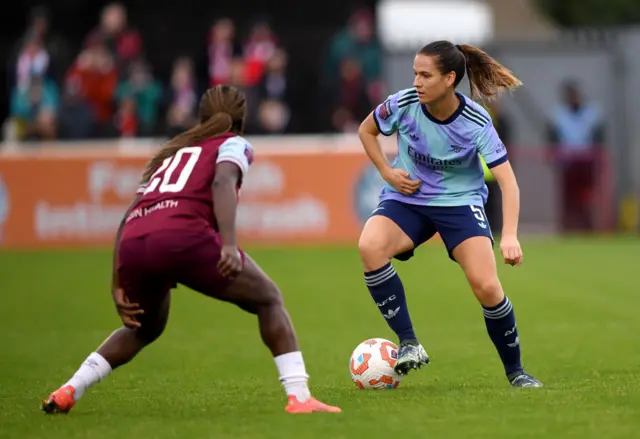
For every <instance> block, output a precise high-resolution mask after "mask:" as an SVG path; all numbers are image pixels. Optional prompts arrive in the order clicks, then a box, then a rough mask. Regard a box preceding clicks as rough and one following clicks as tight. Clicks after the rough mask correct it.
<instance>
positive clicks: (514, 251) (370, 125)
mask: <svg viewBox="0 0 640 439" xmlns="http://www.w3.org/2000/svg"><path fill="white" fill-rule="evenodd" d="M413 70H414V73H415V80H414V82H413V88H410V89H406V90H402V91H400V92H398V93H396V94H394V95H391V96H389V98H388V99H387V100H386V101H385V102H383V103H382V104H380V105H379V106H378V107H377V108H376V109H375V110H374V111H373V112H372V113H371V114H370V115H369V116H368V117H367V118H366V119H365V120H364V122H362V124H361V126H360V129H359V136H360V140H361V141H362V144H363V146H364V149H365V151H366V152H367V155H368V156H369V158H370V159H371V161H372V162H373V163H374V165H375V166H376V167H377V168H378V171H379V172H380V174H381V176H382V178H383V179H384V180H385V181H386V185H385V186H384V187H383V189H382V190H381V192H380V204H379V205H378V207H377V208H376V209H375V210H374V211H373V213H372V215H371V217H370V218H369V220H368V221H367V223H366V224H365V226H364V229H363V230H362V235H361V236H360V241H359V249H360V257H361V259H362V262H363V264H364V269H365V274H364V278H365V283H366V285H367V287H368V288H369V291H370V293H371V296H372V297H373V299H374V301H375V302H376V304H377V305H378V308H379V309H380V311H381V312H382V315H383V316H384V317H385V318H386V319H387V322H388V324H389V326H390V327H391V329H392V330H393V331H394V332H395V333H396V334H397V336H398V338H399V339H400V349H399V352H398V361H397V363H396V367H395V369H396V371H397V372H398V373H401V374H407V373H408V372H409V370H410V369H417V368H419V367H421V366H422V365H424V364H428V363H429V357H428V355H427V353H426V352H425V350H424V349H423V347H422V346H421V345H420V344H419V342H418V341H417V338H416V335H415V332H414V329H413V325H412V323H411V318H410V316H409V311H408V309H407V303H406V299H405V292H404V287H403V285H402V281H401V280H400V278H399V277H398V274H397V273H396V271H395V270H394V268H393V266H392V265H391V262H390V261H391V259H392V258H396V259H398V260H401V261H406V260H407V259H409V258H411V257H412V256H413V252H414V249H415V248H416V247H418V246H419V245H420V244H422V243H424V242H425V241H427V240H428V239H430V238H431V237H432V236H434V234H435V233H436V232H438V233H439V234H440V236H441V237H442V239H443V241H444V243H445V245H446V248H447V251H448V252H449V257H450V258H451V259H453V260H454V261H456V262H457V263H458V264H459V265H460V267H461V268H462V271H463V272H464V274H465V276H466V277H467V280H468V282H469V285H470V286H471V290H472V291H473V293H474V294H475V296H476V298H477V299H478V301H479V302H480V304H481V305H482V308H483V310H484V320H485V323H486V325H487V331H488V333H489V336H490V337H491V340H492V341H493V343H494V345H495V347H496V349H497V350H498V353H499V355H500V358H501V359H502V362H503V364H504V368H505V371H506V374H507V378H508V380H509V382H510V383H511V385H513V386H515V387H540V386H542V384H541V383H540V382H539V381H538V380H536V379H534V378H533V377H532V376H531V375H529V374H527V373H526V372H525V371H524V368H523V367H522V363H521V361H520V343H519V340H518V330H517V327H516V320H515V315H514V311H513V305H512V304H511V302H510V301H509V299H508V298H507V297H505V295H504V291H503V290H502V286H501V285H500V281H499V280H498V276H497V270H496V262H495V259H494V253H493V236H492V235H491V229H490V227H489V224H488V222H487V219H486V216H485V214H484V209H483V205H484V204H485V202H486V199H487V188H486V186H485V184H484V176H483V169H482V165H481V162H480V159H479V157H478V153H480V155H482V157H483V158H484V160H485V161H486V163H487V165H488V167H489V168H490V169H491V170H492V172H493V175H494V176H495V178H496V180H497V181H498V183H499V184H500V188H501V189H502V194H503V195H502V198H503V217H504V225H503V232H502V239H501V241H500V250H501V251H502V254H503V256H504V262H505V263H507V264H510V265H519V264H520V263H521V262H522V250H521V248H520V243H519V242H518V237H517V232H518V215H519V207H520V206H519V205H520V200H519V189H518V184H517V182H516V178H515V175H514V174H513V170H512V169H511V165H510V164H509V161H508V160H507V151H506V149H505V147H504V145H503V144H502V142H501V141H500V138H499V137H498V135H497V133H496V131H495V129H494V127H493V124H492V122H491V118H490V117H489V114H488V113H487V112H486V111H485V110H484V109H483V108H482V107H481V106H480V105H478V104H476V103H474V102H473V101H472V100H471V99H469V98H468V97H466V96H465V95H463V94H461V93H459V92H457V91H456V87H457V86H458V85H459V84H460V81H462V78H463V77H464V75H465V71H466V73H467V75H468V78H469V82H470V85H471V97H472V98H480V99H482V100H486V101H488V100H491V99H492V98H494V97H496V96H497V95H498V94H499V93H500V92H502V91H504V90H505V89H514V88H516V87H518V86H520V85H522V83H521V82H520V81H519V80H518V79H517V78H516V77H515V76H514V75H513V74H512V73H511V72H510V71H509V70H507V69H506V68H505V67H503V66H502V65H500V64H499V63H498V62H496V61H495V60H494V59H493V58H491V57H490V56H489V55H487V54H486V53H484V52H483V51H481V50H479V49H477V48H475V47H472V46H458V45H455V46H454V45H453V44H452V43H450V42H448V41H437V42H433V43H431V44H429V45H427V46H425V47H423V48H422V49H421V50H420V51H419V52H418V54H417V55H416V57H415V59H414V62H413ZM380 133H382V134H383V135H385V136H390V135H392V134H394V133H397V137H398V157H397V159H396V160H395V162H394V163H393V164H389V163H388V162H387V160H386V157H385V155H384V154H383V152H382V150H381V148H380V145H379V143H378V141H377V138H376V137H377V136H378V134H380Z"/></svg>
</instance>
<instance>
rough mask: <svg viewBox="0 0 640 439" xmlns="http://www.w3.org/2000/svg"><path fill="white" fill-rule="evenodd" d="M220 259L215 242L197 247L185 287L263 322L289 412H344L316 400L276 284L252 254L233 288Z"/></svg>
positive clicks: (183, 276) (183, 279)
mask: <svg viewBox="0 0 640 439" xmlns="http://www.w3.org/2000/svg"><path fill="white" fill-rule="evenodd" d="M219 255H220V249H219V247H218V245H217V243H216V242H215V241H214V240H213V239H212V240H211V241H207V240H204V242H203V244H202V245H199V246H194V247H193V248H192V250H191V252H190V257H189V258H190V261H189V263H188V264H186V265H185V266H184V270H183V273H182V274H181V276H180V279H179V283H182V284H184V285H185V286H187V287H189V288H191V289H193V290H196V291H198V292H200V293H203V294H205V295H207V296H209V297H213V298H215V299H219V300H224V301H227V302H230V303H233V304H235V305H237V306H239V307H240V308H242V309H243V310H244V311H247V312H249V313H251V314H255V315H256V316H257V317H258V325H259V329H260V335H261V337H262V340H263V342H264V344H265V345H266V346H267V347H268V348H269V350H270V351H271V354H272V355H273V357H274V361H275V364H276V367H277V369H278V372H279V378H280V382H281V383H282V386H283V387H284V390H285V392H286V394H287V397H288V401H289V403H288V405H287V408H286V409H287V411H288V412H290V413H310V412H314V411H323V412H339V411H340V409H339V408H338V407H331V406H328V405H326V404H323V403H321V402H319V401H318V400H316V399H315V398H313V397H311V393H310V391H309V387H308V380H309V376H308V375H307V371H306V367H305V363H304V360H303V357H302V352H301V351H300V348H299V347H298V341H297V337H296V333H295V330H294V328H293V324H292V322H291V319H290V317H289V313H288V312H287V310H286V308H285V306H284V302H283V299H282V294H281V293H280V290H279V289H278V287H277V286H276V284H275V283H274V282H273V281H272V280H271V279H270V278H269V277H268V276H267V275H266V274H265V273H264V271H262V269H260V267H259V266H258V265H257V264H256V263H255V262H254V261H253V260H252V259H251V258H250V257H249V256H248V255H246V254H245V255H244V258H245V259H244V268H243V270H242V272H241V273H240V275H239V276H238V278H237V279H235V280H234V281H233V282H229V281H228V280H227V279H224V278H222V277H221V276H220V274H219V273H218V271H217V267H216V265H217V261H218V259H219Z"/></svg>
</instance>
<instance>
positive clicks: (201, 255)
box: [118, 230, 244, 308]
mask: <svg viewBox="0 0 640 439" xmlns="http://www.w3.org/2000/svg"><path fill="white" fill-rule="evenodd" d="M220 250H221V242H220V237H219V235H218V234H217V233H216V232H214V231H213V230H207V231H203V232H200V233H196V232H194V231H182V230H171V231H162V232H154V233H150V234H148V235H145V236H141V237H135V238H127V239H125V240H123V241H121V242H120V245H119V246H118V278H119V281H120V285H121V286H122V288H123V289H124V291H125V293H126V294H127V296H128V297H129V300H131V301H132V302H136V303H140V305H141V306H142V307H143V308H144V306H145V304H148V305H152V304H153V303H158V302H159V301H161V300H162V299H163V298H164V297H165V296H166V295H167V294H168V292H169V291H170V290H171V289H172V288H175V287H176V286H177V284H182V285H184V286H186V287H188V288H191V289H193V290H196V291H198V292H200V293H203V294H206V295H208V296H211V297H216V296H217V295H218V294H220V293H222V292H224V291H225V290H226V289H227V287H228V286H229V285H230V284H231V282H232V280H230V279H228V278H225V277H223V276H222V275H221V274H220V273H219V271H218V261H219V260H220ZM240 253H241V255H242V258H243V260H244V253H243V252H242V251H240Z"/></svg>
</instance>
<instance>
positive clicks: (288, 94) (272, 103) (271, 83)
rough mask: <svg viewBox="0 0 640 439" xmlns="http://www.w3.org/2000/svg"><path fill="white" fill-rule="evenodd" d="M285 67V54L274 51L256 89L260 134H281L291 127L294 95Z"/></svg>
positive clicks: (279, 49)
mask: <svg viewBox="0 0 640 439" xmlns="http://www.w3.org/2000/svg"><path fill="white" fill-rule="evenodd" d="M287 66H288V61H287V53H286V52H285V51H284V50H283V49H281V48H278V49H276V50H275V51H274V53H273V55H272V56H271V58H270V59H269V61H268V62H267V65H266V69H265V72H264V75H263V76H262V79H261V80H260V83H259V85H258V87H257V99H258V101H259V102H260V108H259V109H258V131H259V132H261V133H265V134H267V133H282V132H286V131H288V129H289V127H290V126H291V123H292V118H293V116H294V115H293V114H292V110H291V109H292V107H293V101H294V95H293V89H292V88H291V87H290V86H289V83H288V81H287Z"/></svg>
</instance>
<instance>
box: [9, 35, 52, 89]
mask: <svg viewBox="0 0 640 439" xmlns="http://www.w3.org/2000/svg"><path fill="white" fill-rule="evenodd" d="M15 68H16V71H15V84H16V85H17V86H18V88H21V87H25V86H26V87H28V86H29V83H30V82H31V80H32V79H33V78H34V77H42V76H46V75H47V73H48V72H49V53H48V52H47V50H46V49H45V47H44V44H43V43H42V40H41V39H40V38H39V37H38V36H36V35H35V34H32V35H30V36H29V37H28V38H27V39H26V40H25V42H24V46H23V47H22V49H21V50H20V53H19V54H18V60H17V64H16V66H15Z"/></svg>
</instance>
